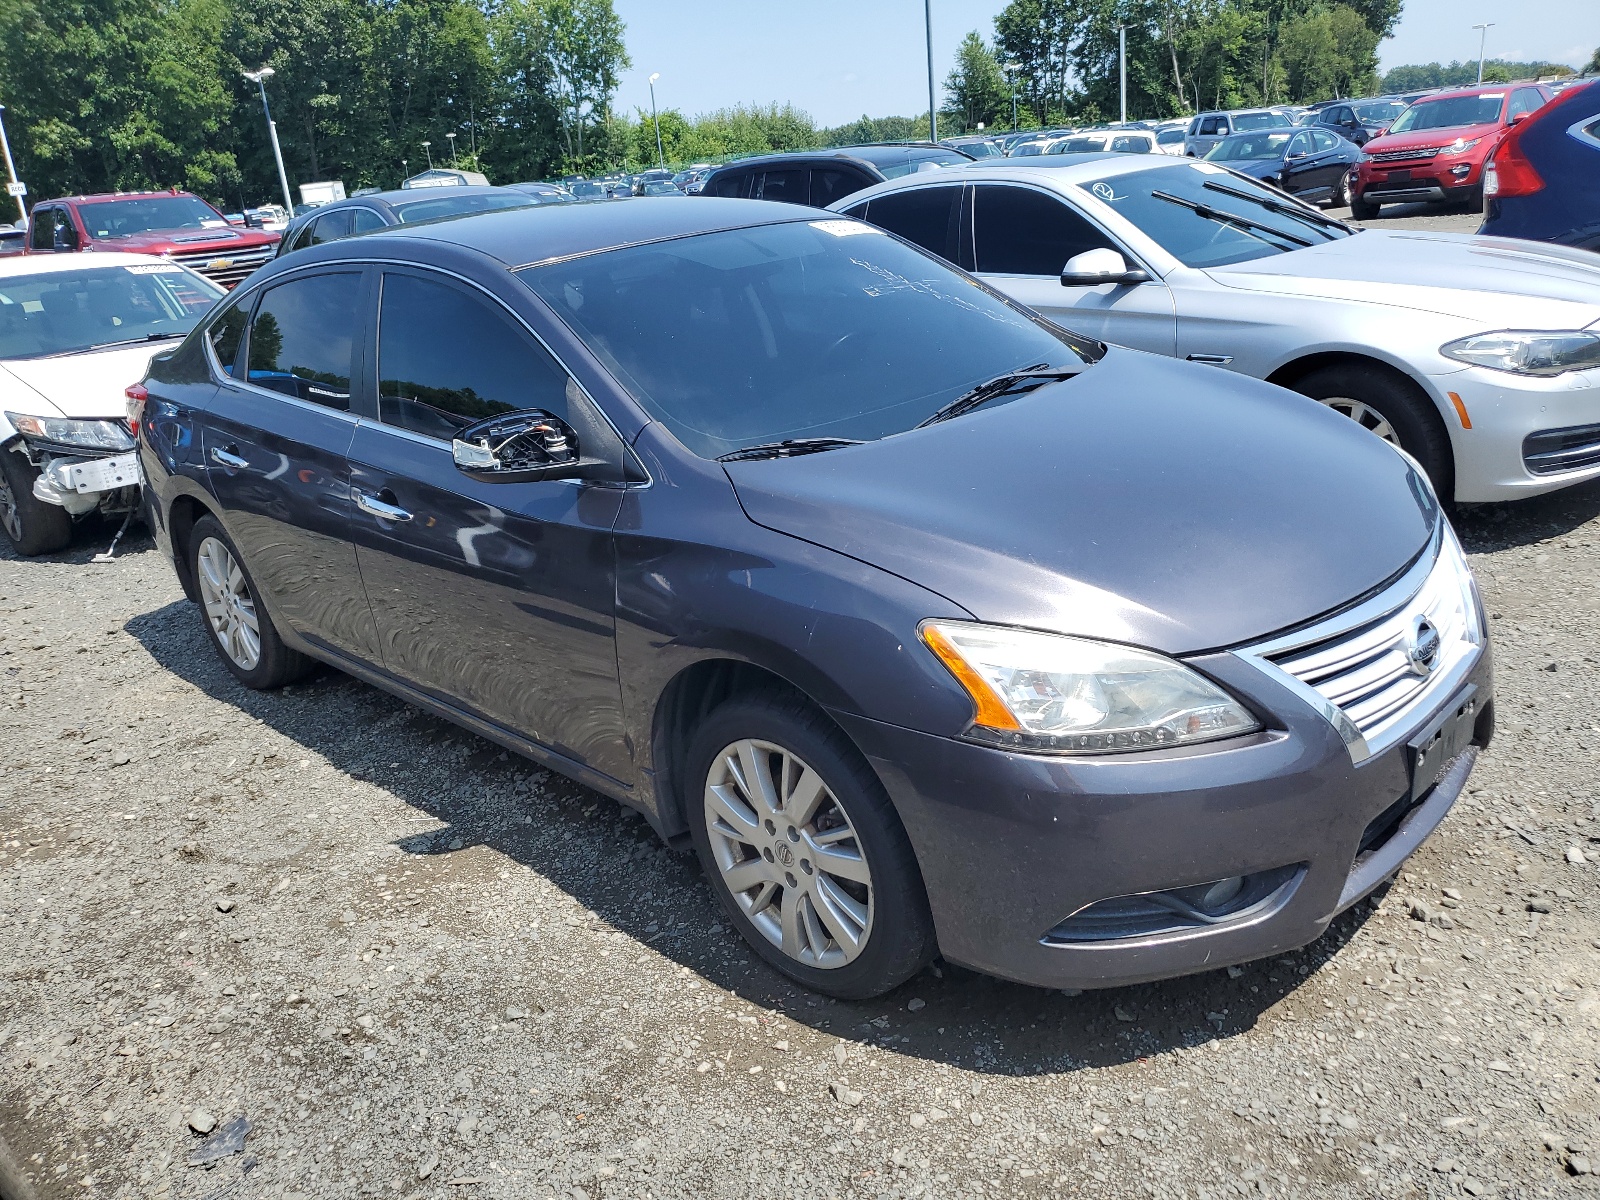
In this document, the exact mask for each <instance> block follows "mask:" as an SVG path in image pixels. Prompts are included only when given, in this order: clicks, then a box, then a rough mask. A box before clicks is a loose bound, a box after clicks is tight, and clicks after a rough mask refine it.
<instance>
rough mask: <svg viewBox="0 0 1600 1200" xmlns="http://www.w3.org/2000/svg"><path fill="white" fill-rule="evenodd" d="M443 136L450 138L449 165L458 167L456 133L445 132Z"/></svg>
mask: <svg viewBox="0 0 1600 1200" xmlns="http://www.w3.org/2000/svg"><path fill="white" fill-rule="evenodd" d="M444 136H445V137H446V138H448V139H449V140H450V165H451V166H452V167H457V168H459V167H460V166H461V164H460V163H459V162H457V161H456V135H455V134H453V133H447V134H445V135H444Z"/></svg>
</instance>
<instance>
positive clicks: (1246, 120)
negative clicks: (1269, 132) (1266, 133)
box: [1233, 112, 1294, 133]
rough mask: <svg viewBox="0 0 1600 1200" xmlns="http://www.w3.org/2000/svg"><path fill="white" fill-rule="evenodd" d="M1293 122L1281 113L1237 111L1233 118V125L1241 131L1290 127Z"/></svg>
mask: <svg viewBox="0 0 1600 1200" xmlns="http://www.w3.org/2000/svg"><path fill="white" fill-rule="evenodd" d="M1293 126H1294V122H1292V121H1291V120H1289V118H1288V117H1286V116H1284V115H1283V114H1282V113H1275V112H1264V113H1239V114H1238V115H1237V116H1235V117H1234V118H1233V127H1234V129H1235V130H1236V131H1237V132H1240V133H1243V132H1244V131H1246V130H1248V129H1290V128H1293Z"/></svg>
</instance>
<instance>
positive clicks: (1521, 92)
mask: <svg viewBox="0 0 1600 1200" xmlns="http://www.w3.org/2000/svg"><path fill="white" fill-rule="evenodd" d="M1552 95H1554V93H1553V92H1551V91H1550V89H1549V88H1547V87H1545V86H1543V85H1542V84H1536V83H1517V84H1509V83H1497V84H1484V85H1480V86H1478V87H1470V88H1458V89H1456V90H1455V91H1449V92H1440V93H1438V94H1437V95H1433V96H1424V97H1423V98H1422V99H1420V100H1418V101H1417V102H1416V103H1415V104H1413V105H1412V106H1411V107H1410V108H1408V109H1406V110H1405V112H1403V113H1401V114H1400V116H1399V117H1398V118H1397V119H1396V120H1395V123H1394V124H1393V125H1391V126H1389V132H1388V133H1386V134H1384V135H1383V136H1382V137H1377V138H1373V139H1372V140H1371V141H1370V142H1368V143H1367V144H1366V145H1365V146H1364V147H1362V150H1363V153H1362V155H1361V161H1360V162H1358V163H1357V164H1356V166H1355V167H1354V169H1353V170H1352V171H1351V172H1350V215H1351V216H1353V217H1355V219H1356V220H1358V221H1370V220H1371V219H1372V218H1373V217H1375V216H1377V215H1378V209H1379V207H1380V206H1382V205H1385V204H1416V203H1419V202H1420V203H1424V204H1464V205H1466V206H1467V207H1468V208H1482V207H1483V164H1484V162H1485V160H1487V159H1488V157H1489V154H1490V152H1491V151H1492V150H1493V149H1494V148H1495V146H1497V145H1498V144H1499V142H1500V139H1501V138H1502V137H1504V136H1505V131H1506V130H1507V129H1508V128H1509V127H1510V126H1512V125H1515V124H1516V123H1517V122H1518V121H1520V120H1522V119H1523V118H1524V117H1526V116H1527V115H1528V114H1529V113H1531V112H1534V111H1536V110H1537V109H1539V108H1540V107H1541V106H1542V105H1543V104H1544V103H1545V102H1546V101H1547V100H1549V99H1550V98H1551V96H1552Z"/></svg>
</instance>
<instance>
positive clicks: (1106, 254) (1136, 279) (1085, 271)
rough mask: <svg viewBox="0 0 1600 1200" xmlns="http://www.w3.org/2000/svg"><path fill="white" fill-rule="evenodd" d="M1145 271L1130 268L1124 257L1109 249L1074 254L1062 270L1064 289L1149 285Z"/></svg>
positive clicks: (1101, 248) (1103, 248)
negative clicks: (1108, 284)
mask: <svg viewBox="0 0 1600 1200" xmlns="http://www.w3.org/2000/svg"><path fill="white" fill-rule="evenodd" d="M1149 280H1150V276H1149V274H1148V273H1146V272H1144V271H1140V270H1137V269H1134V268H1130V267H1129V266H1128V264H1127V262H1126V261H1125V260H1124V259H1123V257H1122V255H1120V254H1118V253H1117V252H1116V251H1115V250H1111V249H1109V248H1107V247H1104V246H1102V247H1099V248H1098V249H1094V250H1085V251H1084V252H1083V253H1082V254H1074V255H1073V256H1072V257H1071V258H1069V259H1068V260H1067V265H1066V266H1064V267H1062V268H1061V286H1062V287H1098V286H1100V285H1101V284H1103V283H1115V284H1133V283H1148V282H1149Z"/></svg>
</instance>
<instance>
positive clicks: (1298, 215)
mask: <svg viewBox="0 0 1600 1200" xmlns="http://www.w3.org/2000/svg"><path fill="white" fill-rule="evenodd" d="M1200 186H1201V187H1203V188H1209V189H1210V190H1211V191H1213V192H1221V193H1222V194H1223V195H1224V196H1235V197H1237V198H1238V199H1240V200H1248V201H1250V202H1251V203H1252V204H1259V205H1260V206H1261V207H1262V208H1264V209H1266V210H1267V211H1268V212H1275V213H1281V214H1282V215H1283V216H1286V217H1293V218H1295V219H1296V220H1298V221H1305V222H1307V223H1308V224H1311V225H1317V226H1320V227H1321V228H1323V229H1340V230H1343V231H1344V232H1345V233H1346V234H1351V233H1354V232H1355V230H1353V229H1351V228H1350V226H1348V225H1346V224H1345V223H1344V222H1343V221H1335V220H1334V219H1333V218H1332V217H1325V216H1323V215H1322V214H1321V213H1319V212H1310V211H1309V210H1307V209H1303V208H1301V207H1300V206H1299V205H1296V204H1285V203H1283V202H1282V201H1281V200H1274V199H1273V198H1272V197H1271V196H1252V195H1251V194H1250V193H1249V192H1242V191H1240V190H1239V189H1238V188H1231V187H1229V186H1228V185H1227V184H1225V183H1216V182H1214V181H1212V180H1209V179H1208V180H1206V181H1205V182H1204V183H1202V184H1201V185H1200ZM1329 240H1330V241H1331V240H1332V239H1331V238H1330V239H1329Z"/></svg>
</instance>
